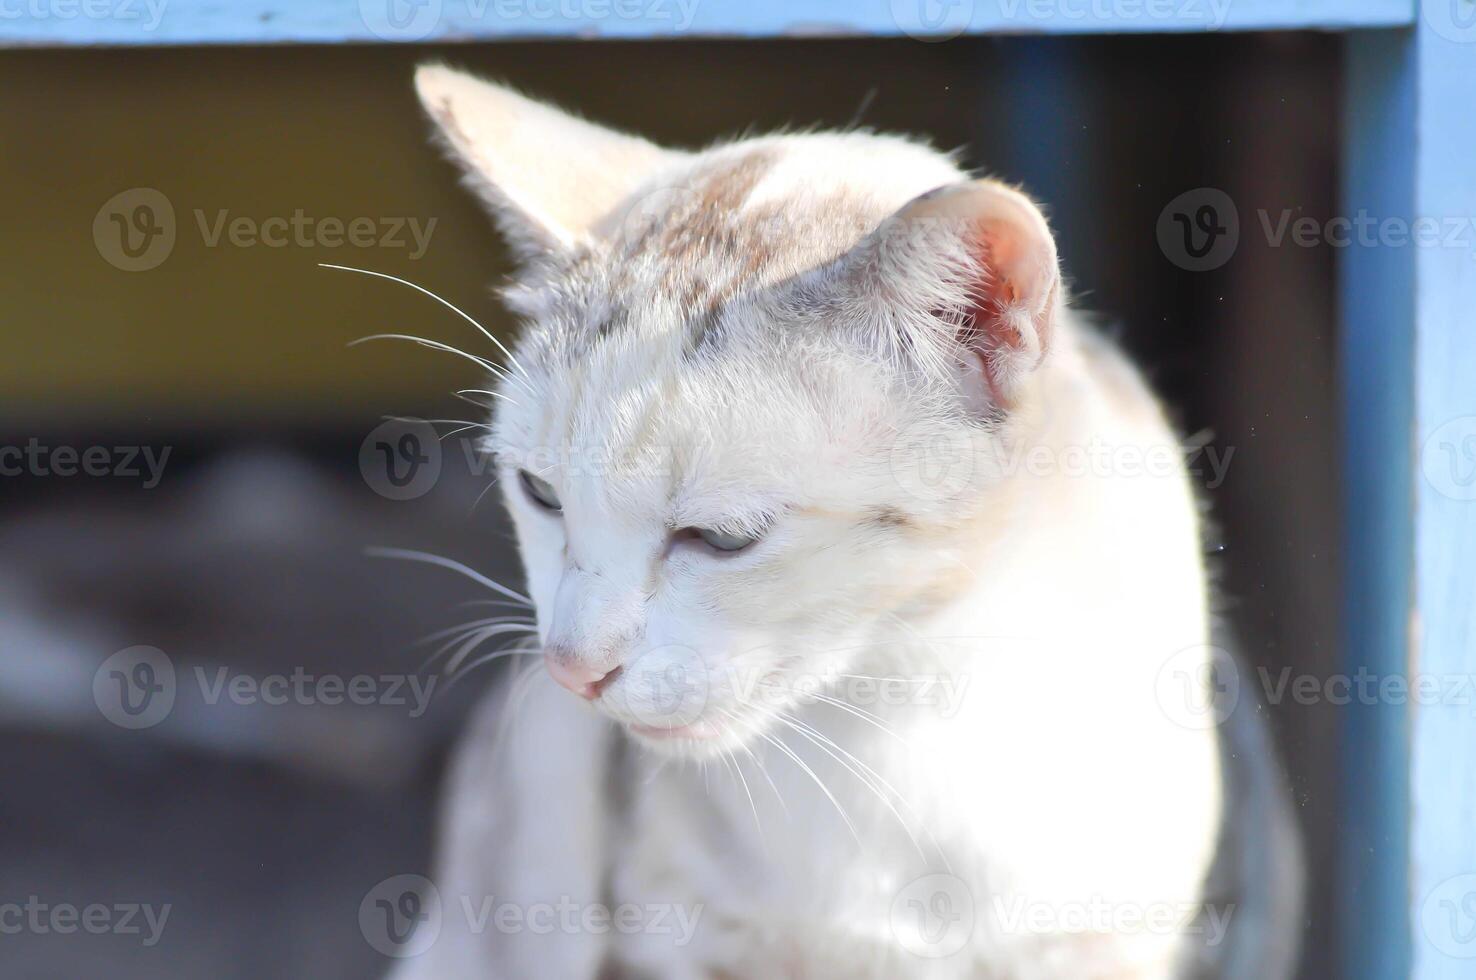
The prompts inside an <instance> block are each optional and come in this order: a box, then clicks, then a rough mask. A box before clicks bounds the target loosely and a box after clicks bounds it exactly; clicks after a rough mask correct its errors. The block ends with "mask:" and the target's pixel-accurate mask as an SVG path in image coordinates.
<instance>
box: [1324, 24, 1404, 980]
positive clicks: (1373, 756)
mask: <svg viewBox="0 0 1476 980" xmlns="http://www.w3.org/2000/svg"><path fill="white" fill-rule="evenodd" d="M1346 55H1347V57H1346V63H1345V86H1346V89H1345V105H1344V121H1343V142H1344V147H1343V187H1342V194H1341V202H1342V203H1341V206H1340V208H1339V210H1340V212H1341V216H1344V217H1351V216H1354V215H1358V214H1367V215H1370V216H1374V217H1376V218H1378V219H1383V218H1386V217H1389V216H1397V217H1401V218H1405V219H1407V218H1408V216H1409V215H1410V214H1412V213H1413V211H1414V200H1415V199H1414V160H1413V150H1412V147H1413V142H1414V129H1413V118H1414V109H1415V101H1416V100H1415V90H1414V82H1415V78H1414V75H1415V71H1414V52H1413V49H1412V45H1411V42H1410V38H1409V36H1408V34H1407V33H1406V32H1399V33H1394V32H1379V33H1373V34H1367V35H1357V36H1353V37H1350V38H1349V39H1348V42H1347V45H1346ZM1340 259H1341V261H1340V265H1339V278H1340V284H1339V294H1340V306H1341V318H1342V335H1341V337H1340V338H1339V350H1340V365H1339V366H1340V370H1341V380H1342V401H1343V412H1342V418H1343V427H1342V450H1343V451H1342V466H1343V488H1344V495H1343V501H1342V505H1343V528H1344V532H1343V540H1344V545H1343V558H1344V561H1343V595H1344V603H1343V616H1342V621H1343V629H1344V635H1343V650H1344V657H1343V670H1344V672H1346V674H1347V675H1348V676H1349V677H1355V676H1359V675H1360V674H1362V673H1367V674H1368V675H1372V676H1375V677H1386V676H1404V675H1405V673H1406V672H1407V670H1408V664H1409V653H1410V651H1409V628H1410V616H1411V612H1412V610H1411V598H1412V597H1411V586H1410V581H1411V562H1412V557H1413V548H1414V545H1413V512H1412V504H1413V491H1412V474H1411V467H1410V465H1409V461H1410V460H1411V459H1412V458H1413V454H1412V451H1411V446H1410V433H1411V430H1412V427H1413V418H1414V383H1415V377H1414V330H1415V304H1414V271H1415V263H1414V255H1413V253H1412V251H1411V250H1410V249H1408V248H1390V247H1381V246H1380V245H1379V243H1378V242H1377V240H1367V239H1362V238H1360V239H1354V240H1353V242H1352V244H1350V245H1349V246H1348V247H1347V248H1346V249H1345V250H1344V251H1343V252H1342V254H1341V256H1340ZM1343 722H1344V724H1343V728H1342V735H1343V737H1342V745H1341V750H1342V753H1341V758H1342V760H1343V776H1342V780H1341V787H1342V792H1341V798H1340V799H1339V801H1338V808H1337V812H1338V813H1339V815H1340V818H1341V826H1340V827H1339V831H1340V834H1339V845H1340V846H1339V849H1338V855H1339V861H1338V867H1337V869H1336V886H1337V895H1338V926H1339V930H1338V931H1339V933H1340V934H1341V936H1342V942H1341V943H1340V950H1339V958H1340V960H1341V968H1340V969H1339V970H1338V974H1339V975H1340V976H1343V977H1346V978H1347V980H1393V978H1401V977H1407V976H1409V962H1410V929H1409V922H1408V915H1407V909H1408V906H1409V898H1408V895H1409V874H1408V865H1409V715H1408V711H1407V710H1406V708H1405V706H1403V705H1397V704H1384V703H1372V704H1370V703H1352V704H1349V705H1348V706H1347V709H1346V711H1345V713H1344V715H1343Z"/></svg>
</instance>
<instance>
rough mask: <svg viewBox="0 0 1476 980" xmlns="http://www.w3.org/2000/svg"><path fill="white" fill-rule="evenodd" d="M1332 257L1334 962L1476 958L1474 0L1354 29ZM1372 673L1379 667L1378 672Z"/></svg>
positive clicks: (1347, 970)
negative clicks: (1357, 695)
mask: <svg viewBox="0 0 1476 980" xmlns="http://www.w3.org/2000/svg"><path fill="white" fill-rule="evenodd" d="M1348 47H1349V57H1348V62H1347V84H1348V114H1347V125H1346V127H1345V128H1346V139H1347V146H1346V158H1345V174H1346V187H1345V190H1344V194H1343V202H1344V203H1343V206H1344V211H1345V216H1346V217H1348V218H1350V219H1354V220H1357V219H1358V218H1360V217H1362V216H1367V217H1369V218H1371V219H1373V222H1376V223H1369V224H1367V227H1368V229H1369V231H1368V233H1367V235H1366V237H1367V239H1368V241H1367V243H1366V244H1355V245H1354V246H1352V247H1350V248H1349V249H1348V250H1347V252H1346V254H1345V255H1344V257H1343V259H1344V261H1343V285H1342V296H1343V303H1344V315H1343V325H1344V337H1343V350H1344V374H1345V377H1344V397H1345V398H1346V401H1347V412H1346V428H1345V445H1346V453H1345V456H1344V464H1345V467H1346V472H1345V477H1346V484H1347V494H1346V498H1345V501H1344V504H1345V513H1346V521H1347V531H1348V534H1347V553H1346V568H1345V574H1346V587H1347V596H1348V606H1347V610H1346V622H1347V629H1348V636H1347V643H1346V648H1347V652H1348V667H1349V670H1350V671H1357V670H1358V669H1359V668H1360V667H1362V668H1364V669H1366V670H1368V671H1369V672H1371V673H1372V674H1374V675H1376V676H1378V677H1380V678H1392V679H1393V680H1394V682H1396V683H1401V684H1402V686H1400V687H1395V688H1391V689H1388V693H1381V694H1380V696H1379V697H1378V698H1377V699H1376V700H1377V702H1378V703H1376V704H1373V705H1366V706H1365V705H1355V706H1353V707H1352V709H1351V710H1350V712H1349V715H1348V722H1349V723H1348V727H1347V731H1346V751H1347V756H1346V758H1347V770H1346V779H1345V781H1344V788H1345V798H1344V800H1343V806H1342V813H1343V815H1344V819H1345V826H1344V832H1345V847H1344V849H1343V855H1342V856H1343V861H1342V872H1343V876H1344V878H1343V884H1344V887H1343V889H1342V892H1341V894H1342V903H1343V904H1342V909H1341V912H1342V923H1341V924H1342V929H1343V935H1344V940H1345V942H1344V947H1345V961H1344V970H1343V971H1342V972H1343V974H1344V975H1346V976H1349V977H1354V978H1359V980H1362V978H1368V980H1385V978H1387V977H1403V976H1410V977H1412V978H1414V980H1455V978H1469V977H1472V976H1476V690H1473V686H1472V685H1473V678H1476V613H1473V610H1476V169H1473V161H1476V124H1473V117H1472V114H1471V104H1470V95H1471V93H1472V92H1473V91H1476V4H1473V2H1472V0H1429V2H1427V3H1426V4H1425V5H1424V6H1423V8H1422V10H1421V17H1420V20H1419V22H1418V23H1417V24H1416V25H1415V28H1414V30H1412V31H1407V32H1404V31H1401V32H1388V33H1383V34H1370V35H1362V36H1355V37H1352V38H1350V39H1349V42H1348ZM1381 690H1383V689H1381Z"/></svg>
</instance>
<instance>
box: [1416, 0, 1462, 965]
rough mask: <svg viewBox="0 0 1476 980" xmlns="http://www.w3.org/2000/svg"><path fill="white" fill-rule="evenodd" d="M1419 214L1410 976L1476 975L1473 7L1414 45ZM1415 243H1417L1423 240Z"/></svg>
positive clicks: (1455, 1)
mask: <svg viewBox="0 0 1476 980" xmlns="http://www.w3.org/2000/svg"><path fill="white" fill-rule="evenodd" d="M1409 43H1410V45H1411V48H1412V56H1413V80H1414V81H1413V88H1414V101H1415V105H1414V113H1413V117H1412V121H1413V126H1412V130H1413V132H1412V139H1411V141H1410V148H1409V151H1408V153H1409V156H1410V161H1411V170H1412V176H1413V191H1414V214H1415V216H1416V217H1417V218H1419V219H1421V220H1423V221H1424V222H1425V227H1426V229H1427V231H1428V236H1427V237H1426V239H1425V240H1424V242H1423V243H1417V244H1416V245H1415V247H1414V248H1412V249H1411V252H1412V257H1413V272H1414V291H1413V297H1414V377H1415V399H1414V429H1413V432H1414V440H1413V441H1414V445H1413V447H1412V449H1413V453H1412V455H1411V458H1412V460H1413V461H1414V468H1415V480H1414V511H1413V512H1414V608H1415V618H1414V621H1413V623H1412V624H1411V634H1412V636H1413V638H1414V639H1413V645H1414V655H1413V657H1412V661H1411V662H1412V670H1413V671H1414V672H1416V674H1417V676H1418V677H1419V678H1422V679H1427V680H1428V681H1429V682H1430V683H1432V684H1434V685H1438V689H1427V697H1422V698H1420V700H1419V703H1416V704H1415V705H1414V706H1413V708H1412V709H1411V710H1412V714H1413V717H1412V722H1413V727H1412V732H1411V736H1412V744H1411V754H1412V758H1411V778H1410V796H1411V799H1410V823H1411V825H1410V835H1411V837H1410V841H1411V843H1410V853H1411V863H1410V886H1411V888H1410V892H1409V895H1410V899H1411V902H1412V905H1413V908H1412V915H1411V918H1412V920H1413V922H1412V931H1413V936H1414V969H1413V974H1412V975H1413V977H1414V978H1415V980H1458V978H1460V980H1469V978H1470V977H1476V692H1473V691H1472V690H1471V683H1472V679H1473V678H1476V107H1473V96H1476V2H1473V0H1426V2H1425V4H1424V8H1423V16H1422V17H1421V19H1420V21H1419V24H1418V25H1417V27H1416V29H1415V31H1414V34H1413V37H1412V39H1411V40H1410V42H1409ZM1417 242H1418V239H1417Z"/></svg>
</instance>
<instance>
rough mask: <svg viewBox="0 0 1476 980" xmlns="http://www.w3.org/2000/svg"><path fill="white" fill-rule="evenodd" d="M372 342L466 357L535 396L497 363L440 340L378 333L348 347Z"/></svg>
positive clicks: (519, 380) (354, 341)
mask: <svg viewBox="0 0 1476 980" xmlns="http://www.w3.org/2000/svg"><path fill="white" fill-rule="evenodd" d="M372 340H408V341H410V342H411V343H412V344H419V345H420V346H421V347H428V348H430V349H431V350H438V351H442V352H444V353H447V354H455V355H456V356H457V357H464V358H466V359H467V360H468V361H471V362H472V363H473V364H476V365H477V366H479V367H481V368H482V369H483V370H486V371H491V372H492V373H493V374H494V375H496V376H497V377H499V378H502V379H503V380H505V381H510V382H512V383H513V384H516V385H519V386H520V387H522V388H523V389H524V390H526V391H527V392H528V393H529V394H533V390H532V389H531V388H529V387H528V386H527V385H526V384H524V383H523V382H522V380H521V379H520V378H516V377H514V376H513V375H511V374H508V373H507V372H506V371H505V370H503V369H502V366H501V365H499V364H497V363H496V362H495V361H489V360H487V359H486V358H485V357H478V356H477V355H475V354H468V353H467V352H466V351H464V350H462V349H461V348H459V347H452V346H451V345H450V344H443V343H442V342H441V341H439V340H431V339H429V338H427V337H416V336H415V335H413V334H408V333H376V334H370V335H369V336H368V337H360V338H359V339H358V340H351V341H349V344H348V346H350V347H357V346H359V345H360V344H367V343H369V342H370V341H372Z"/></svg>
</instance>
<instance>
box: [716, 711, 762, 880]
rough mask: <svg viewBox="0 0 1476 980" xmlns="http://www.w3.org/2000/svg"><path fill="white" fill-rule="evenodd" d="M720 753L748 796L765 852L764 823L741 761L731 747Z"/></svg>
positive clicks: (754, 822) (754, 823) (728, 715)
mask: <svg viewBox="0 0 1476 980" xmlns="http://www.w3.org/2000/svg"><path fill="white" fill-rule="evenodd" d="M719 711H721V713H722V714H724V715H726V716H727V717H728V718H730V719H731V718H732V717H733V715H732V713H731V712H729V711H726V710H723V709H719ZM722 753H723V755H724V756H725V757H726V758H727V759H730V760H732V769H731V771H732V772H734V773H736V774H737V776H738V781H739V782H740V783H742V784H743V793H744V795H745V796H747V797H748V807H749V809H751V810H752V811H753V825H754V828H755V829H756V830H758V835H759V842H760V843H761V844H762V845H763V846H764V852H765V853H766V854H767V853H768V841H767V840H766V839H765V837H764V824H763V821H762V820H760V819H759V812H758V804H757V803H756V802H754V799H753V791H752V790H751V789H749V787H748V780H747V779H745V778H744V776H743V765H742V763H741V762H739V760H738V757H737V755H736V754H734V752H733V750H732V749H729V748H724V749H723V750H722Z"/></svg>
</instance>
